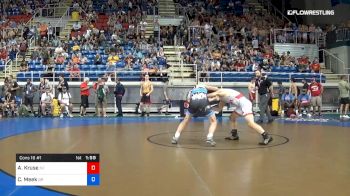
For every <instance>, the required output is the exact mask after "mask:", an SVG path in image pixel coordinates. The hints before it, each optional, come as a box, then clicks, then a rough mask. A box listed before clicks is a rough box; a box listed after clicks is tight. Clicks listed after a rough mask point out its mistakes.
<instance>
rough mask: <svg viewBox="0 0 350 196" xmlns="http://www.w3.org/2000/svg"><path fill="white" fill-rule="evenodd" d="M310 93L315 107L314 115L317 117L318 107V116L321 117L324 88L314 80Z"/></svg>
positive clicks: (310, 86)
mask: <svg viewBox="0 0 350 196" xmlns="http://www.w3.org/2000/svg"><path fill="white" fill-rule="evenodd" d="M309 93H310V94H311V105H312V107H313V110H312V114H313V115H315V112H316V107H318V115H319V116H321V106H322V93H323V87H322V85H321V84H320V83H318V82H317V81H316V78H313V79H312V82H311V84H310V85H309Z"/></svg>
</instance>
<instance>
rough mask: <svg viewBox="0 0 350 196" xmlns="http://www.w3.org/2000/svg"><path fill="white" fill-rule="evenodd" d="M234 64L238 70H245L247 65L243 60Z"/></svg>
mask: <svg viewBox="0 0 350 196" xmlns="http://www.w3.org/2000/svg"><path fill="white" fill-rule="evenodd" d="M234 66H235V68H236V70H237V71H242V70H243V71H244V69H245V65H244V64H243V62H242V60H239V61H237V62H236V63H235V65H234Z"/></svg>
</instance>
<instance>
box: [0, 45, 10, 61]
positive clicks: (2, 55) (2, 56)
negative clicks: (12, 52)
mask: <svg viewBox="0 0 350 196" xmlns="http://www.w3.org/2000/svg"><path fill="white" fill-rule="evenodd" d="M7 57H8V53H7V50H6V47H3V48H2V49H0V60H5V61H6V60H7Z"/></svg>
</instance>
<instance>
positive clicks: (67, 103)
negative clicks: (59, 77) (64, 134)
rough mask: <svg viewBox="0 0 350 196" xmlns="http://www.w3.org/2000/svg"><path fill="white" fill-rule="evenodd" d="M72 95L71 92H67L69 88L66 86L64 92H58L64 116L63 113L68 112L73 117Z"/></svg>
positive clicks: (63, 88)
mask: <svg viewBox="0 0 350 196" xmlns="http://www.w3.org/2000/svg"><path fill="white" fill-rule="evenodd" d="M71 99H72V96H71V95H70V93H69V92H67V88H66V87H65V86H63V87H62V92H61V93H59V94H58V101H59V103H60V106H61V115H60V117H61V118H63V113H65V112H67V114H68V116H69V117H73V115H72V111H73V104H72V103H71Z"/></svg>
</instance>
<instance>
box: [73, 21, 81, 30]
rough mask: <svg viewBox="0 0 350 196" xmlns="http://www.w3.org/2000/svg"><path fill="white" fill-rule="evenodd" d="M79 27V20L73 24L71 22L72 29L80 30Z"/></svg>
mask: <svg viewBox="0 0 350 196" xmlns="http://www.w3.org/2000/svg"><path fill="white" fill-rule="evenodd" d="M80 29H81V24H80V22H78V21H76V22H75V23H74V24H73V29H72V30H73V31H80Z"/></svg>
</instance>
